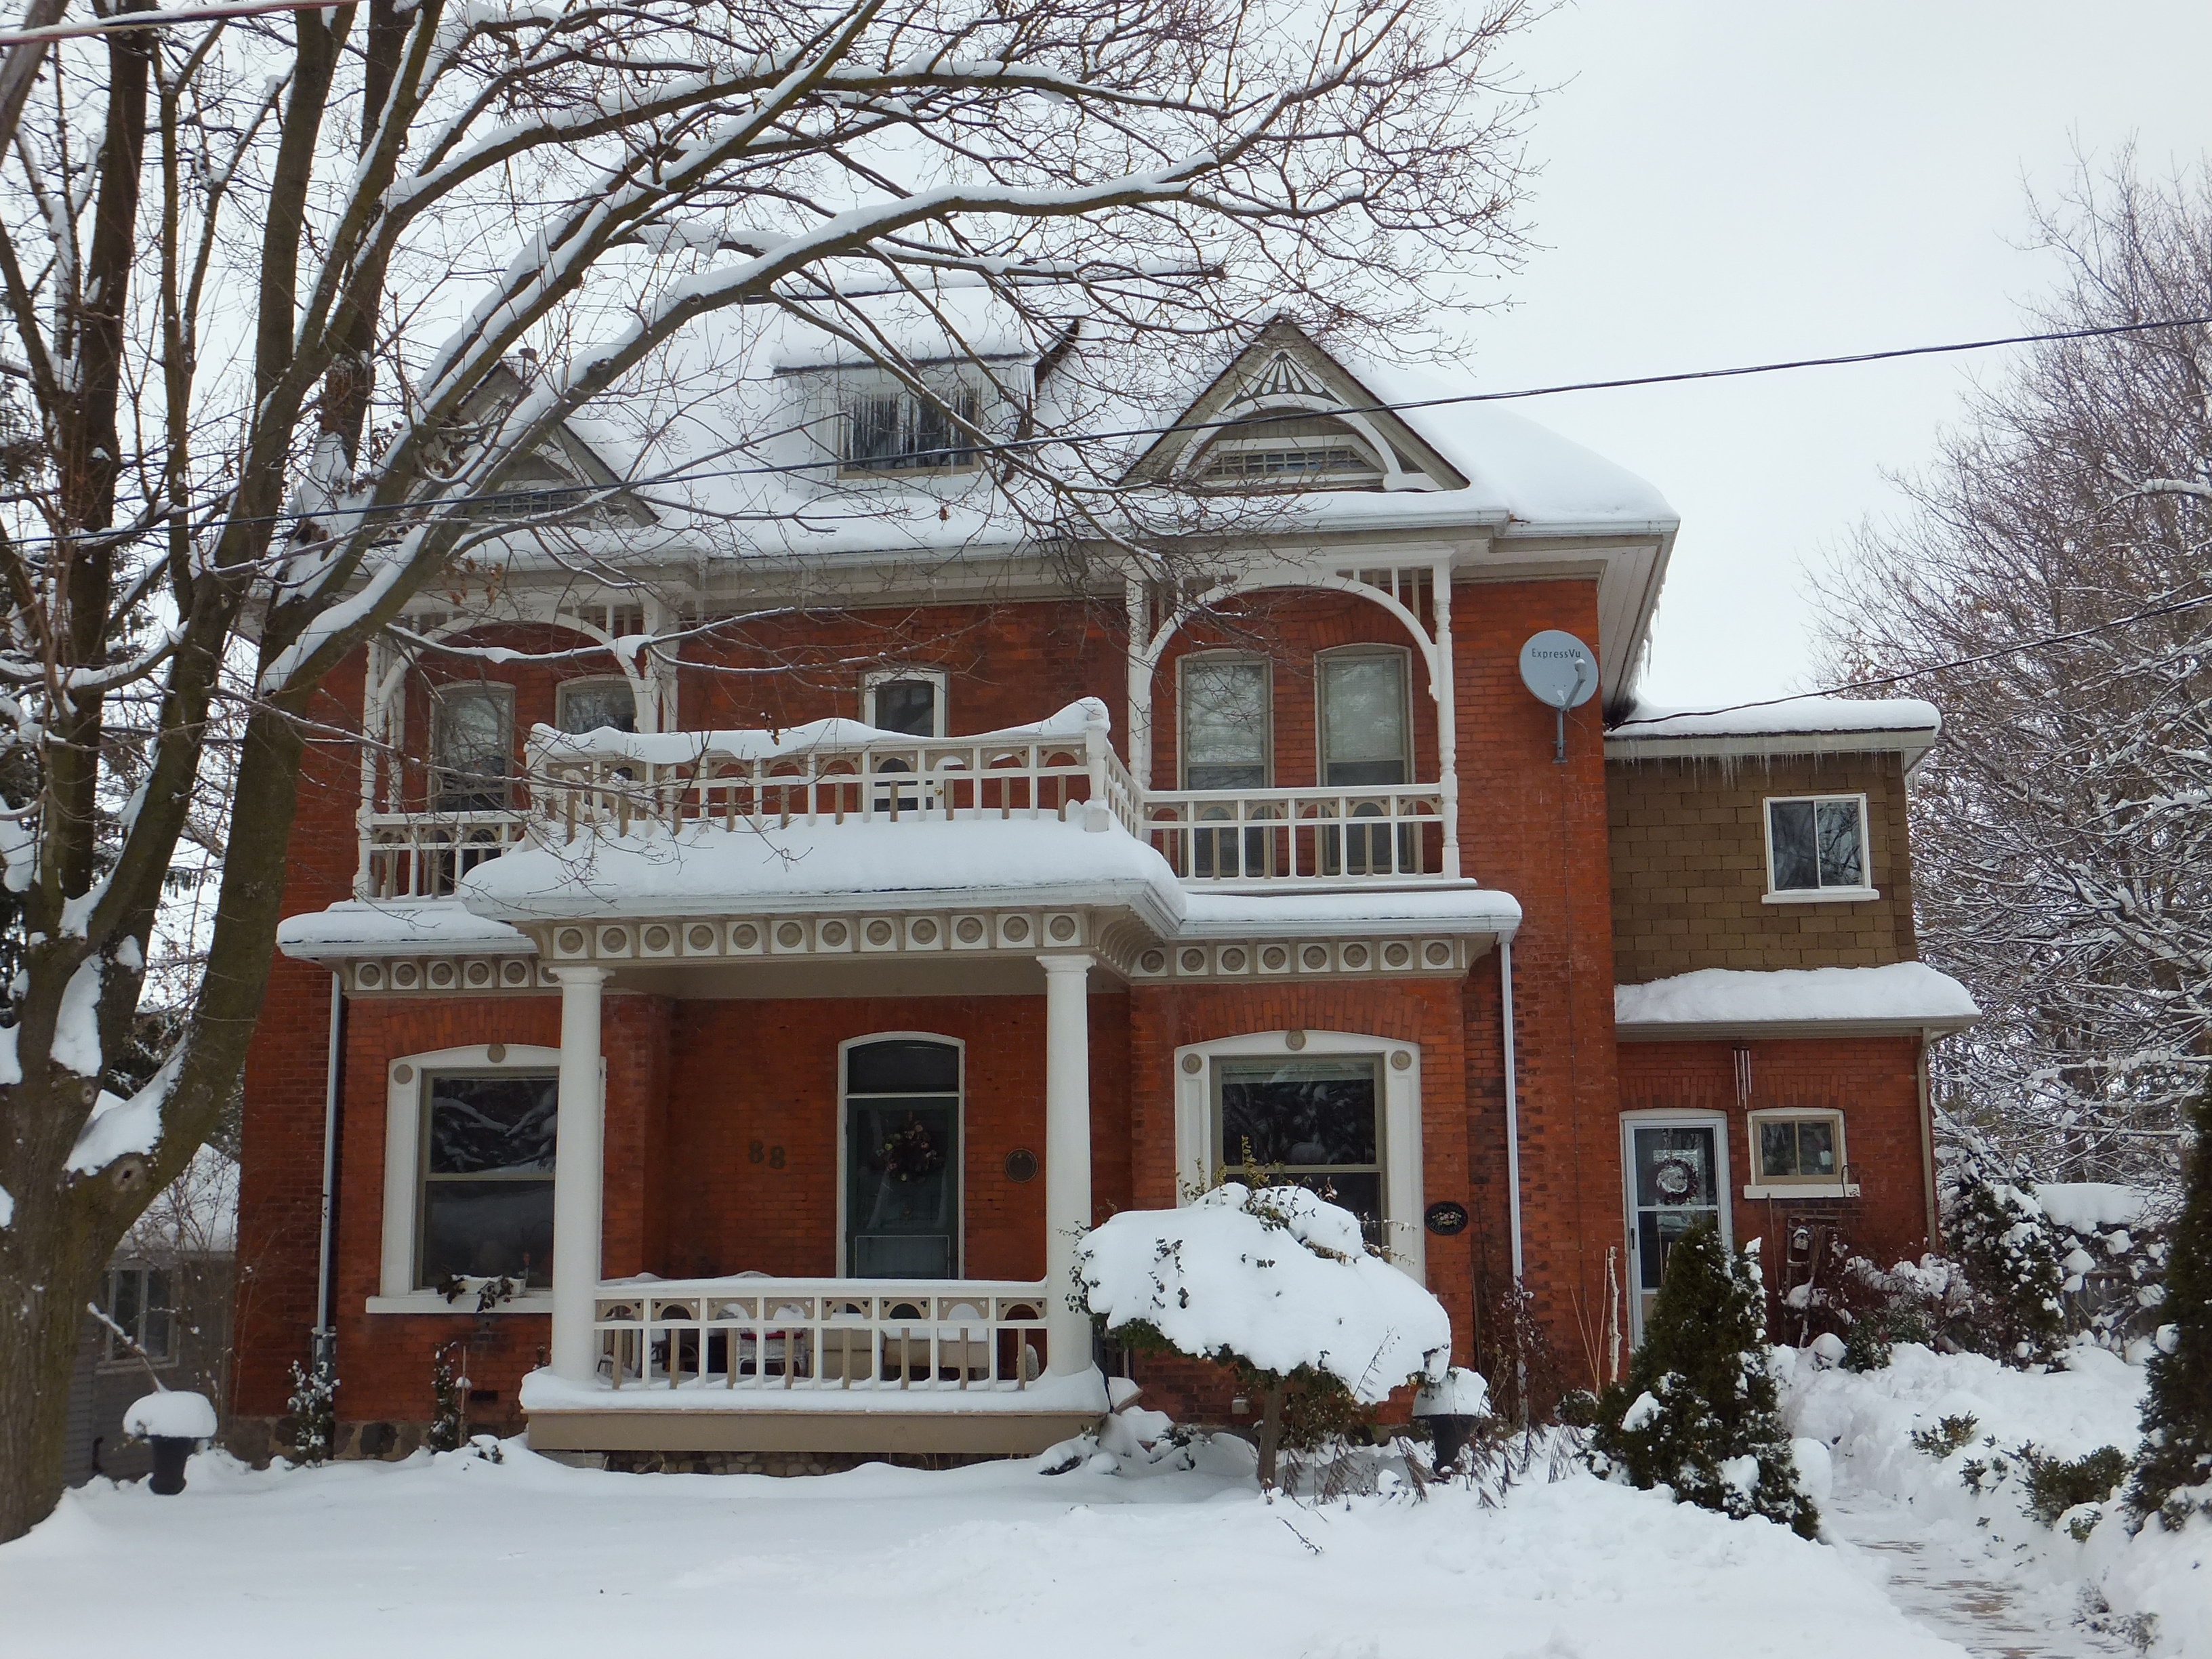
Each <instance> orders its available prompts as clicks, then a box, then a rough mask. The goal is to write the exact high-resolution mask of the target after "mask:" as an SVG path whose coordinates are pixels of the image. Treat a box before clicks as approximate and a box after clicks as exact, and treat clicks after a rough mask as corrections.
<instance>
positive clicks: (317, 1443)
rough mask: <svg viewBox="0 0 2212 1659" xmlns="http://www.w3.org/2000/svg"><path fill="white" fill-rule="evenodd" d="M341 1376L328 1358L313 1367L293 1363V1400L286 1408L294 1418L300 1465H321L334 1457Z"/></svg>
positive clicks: (295, 1453)
mask: <svg viewBox="0 0 2212 1659" xmlns="http://www.w3.org/2000/svg"><path fill="white" fill-rule="evenodd" d="M337 1392H338V1379H337V1372H335V1371H334V1370H331V1362H330V1360H329V1358H327V1357H325V1358H319V1359H317V1360H316V1361H315V1363H314V1364H313V1366H312V1367H307V1366H302V1365H301V1364H300V1363H299V1361H297V1360H296V1359H295V1360H294V1361H293V1362H292V1397H291V1399H290V1400H289V1401H286V1402H285V1408H286V1410H288V1411H289V1413H291V1418H292V1457H293V1461H294V1462H300V1463H320V1462H324V1461H325V1459H327V1458H328V1457H329V1456H330V1455H331V1448H332V1446H334V1445H335V1444H336V1443H337V1431H338V1408H337Z"/></svg>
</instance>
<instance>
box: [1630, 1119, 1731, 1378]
mask: <svg viewBox="0 0 2212 1659" xmlns="http://www.w3.org/2000/svg"><path fill="white" fill-rule="evenodd" d="M1620 1129H1621V1175H1622V1186H1623V1188H1625V1195H1626V1200H1627V1208H1628V1217H1627V1218H1628V1266H1629V1279H1628V1282H1629V1286H1630V1289H1629V1298H1628V1307H1629V1326H1630V1332H1629V1334H1630V1336H1631V1338H1632V1340H1636V1341H1641V1340H1643V1337H1644V1320H1645V1319H1646V1318H1647V1317H1648V1316H1650V1311H1651V1304H1652V1302H1653V1301H1654V1300H1655V1299H1656V1297H1657V1296H1658V1294H1659V1285H1660V1281H1661V1280H1662V1279H1663V1278H1664V1277H1665V1275H1666V1271H1667V1253H1668V1251H1669V1250H1671V1249H1674V1242H1675V1241H1676V1240H1677V1239H1679V1238H1680V1237H1682V1235H1683V1234H1685V1233H1686V1232H1688V1231H1690V1229H1691V1228H1692V1226H1694V1225H1697V1224H1698V1223H1699V1221H1704V1220H1710V1221H1711V1222H1712V1223H1713V1224H1714V1225H1716V1226H1717V1227H1718V1228H1719V1229H1720V1234H1721V1240H1722V1242H1723V1243H1731V1242H1732V1238H1731V1235H1730V1232H1729V1202H1728V1167H1729V1165H1728V1120H1727V1119H1726V1118H1724V1117H1723V1116H1721V1115H1719V1114H1718V1113H1694V1114H1691V1113H1686V1114H1683V1115H1680V1116H1655V1117H1629V1118H1623V1119H1622V1120H1621V1126H1620Z"/></svg>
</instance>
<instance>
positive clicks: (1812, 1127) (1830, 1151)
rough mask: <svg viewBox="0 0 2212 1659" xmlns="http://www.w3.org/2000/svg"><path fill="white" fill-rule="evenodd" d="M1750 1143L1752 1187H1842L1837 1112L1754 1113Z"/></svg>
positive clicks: (1841, 1129) (1841, 1121)
mask: <svg viewBox="0 0 2212 1659" xmlns="http://www.w3.org/2000/svg"><path fill="white" fill-rule="evenodd" d="M1751 1142H1752V1158H1753V1168H1752V1182H1753V1186H1754V1187H1755V1188H1756V1187H1789V1188H1805V1187H1834V1188H1841V1186H1842V1185H1843V1181H1844V1115H1843V1114H1842V1113H1841V1112H1754V1113H1753V1114H1752V1115H1751Z"/></svg>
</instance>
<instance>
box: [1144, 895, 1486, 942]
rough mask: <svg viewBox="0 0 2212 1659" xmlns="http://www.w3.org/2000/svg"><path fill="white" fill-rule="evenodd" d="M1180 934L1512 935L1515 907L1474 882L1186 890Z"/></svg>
mask: <svg viewBox="0 0 2212 1659" xmlns="http://www.w3.org/2000/svg"><path fill="white" fill-rule="evenodd" d="M1182 897H1183V920H1182V929H1181V936H1182V938H1184V939H1271V938H1287V937H1289V936H1291V935H1292V934H1295V933H1314V932H1316V931H1325V930H1328V929H1330V928H1339V927H1359V928H1363V929H1364V930H1366V931H1368V932H1370V933H1488V934H1502V935H1504V937H1505V938H1508V939H1510V938H1511V937H1512V936H1513V934H1514V933H1515V931H1516V929H1517V928H1519V927H1520V926H1521V905H1520V902H1519V901H1517V900H1516V899H1515V898H1514V896H1512V895H1511V894H1510V893H1501V892H1498V891H1497V890H1495V889H1492V888H1486V887H1478V886H1476V885H1475V884H1474V883H1472V882H1467V883H1463V884H1458V885H1455V886H1451V887H1424V888H1408V889H1407V890H1404V891H1401V892H1381V893H1368V892H1358V893H1342V892H1338V893H1299V892H1288V893H1267V892H1261V893H1217V892H1208V891H1206V890H1204V889H1200V890H1195V891H1190V890H1186V891H1185V892H1184V894H1183V896H1182Z"/></svg>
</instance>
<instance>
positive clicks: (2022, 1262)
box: [1944, 1167, 2066, 1365]
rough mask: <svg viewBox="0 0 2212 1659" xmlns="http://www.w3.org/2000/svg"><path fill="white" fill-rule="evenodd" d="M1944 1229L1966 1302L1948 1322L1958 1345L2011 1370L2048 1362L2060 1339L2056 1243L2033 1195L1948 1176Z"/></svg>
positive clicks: (2061, 1274)
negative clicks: (1968, 1293)
mask: <svg viewBox="0 0 2212 1659" xmlns="http://www.w3.org/2000/svg"><path fill="white" fill-rule="evenodd" d="M1950 1196H1951V1201H1950V1203H1949V1204H1948V1205H1947V1206H1945V1209H1946V1214H1945V1217H1944V1228H1945V1231H1946V1234H1947V1236H1948V1242H1949V1243H1950V1246H1951V1253H1952V1255H1954V1256H1955V1257H1957V1259H1958V1261H1959V1264H1960V1267H1963V1268H1964V1269H1965V1270H1966V1282H1967V1284H1968V1285H1970V1286H1971V1287H1972V1291H1973V1298H1972V1304H1971V1307H1970V1308H1969V1310H1967V1312H1966V1316H1965V1317H1964V1318H1963V1319H1961V1320H1954V1322H1953V1334H1954V1340H1958V1341H1959V1342H1960V1346H1962V1347H1967V1348H1972V1350H1974V1351H1975V1352H1978V1353H1985V1354H1987V1355H1989V1356H1990V1358H1992V1359H2002V1360H2004V1361H2006V1362H2007V1363H2008V1364H2015V1365H2039V1364H2049V1363H2050V1362H2051V1360H2052V1359H2053V1358H2056V1357H2057V1352H2058V1349H2059V1346H2060V1345H2061V1344H2062V1343H2063V1341H2064V1340H2065V1335H2066V1323H2065V1317H2064V1314H2065V1305H2064V1304H2063V1302H2062V1301H2061V1299H2060V1297H2061V1296H2062V1295H2063V1291H2064V1290H2065V1287H2066V1274H2065V1271H2064V1270H2063V1268H2062V1267H2060V1265H2059V1254H2058V1248H2057V1241H2056V1240H2055V1239H2054V1238H2053V1237H2052V1236H2051V1228H2050V1225H2049V1224H2048V1223H2047V1221H2046V1220H2045V1218H2044V1214H2043V1212H2042V1210H2041V1209H2040V1208H2039V1206H2037V1204H2036V1202H2035V1200H2034V1198H2033V1195H2032V1194H2029V1193H2027V1192H2026V1191H2023V1190H2022V1189H2021V1188H2020V1187H2018V1186H2015V1184H2013V1183H2012V1182H2008V1181H2002V1180H1997V1179H1996V1178H1994V1177H1992V1176H1989V1175H1988V1174H1986V1173H1985V1172H1984V1171H1983V1170H1979V1169H1978V1168H1974V1167H1968V1168H1966V1169H1962V1170H1960V1171H1958V1172H1957V1174H1956V1175H1955V1176H1954V1182H1953V1184H1952V1191H1951V1195H1950Z"/></svg>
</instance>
